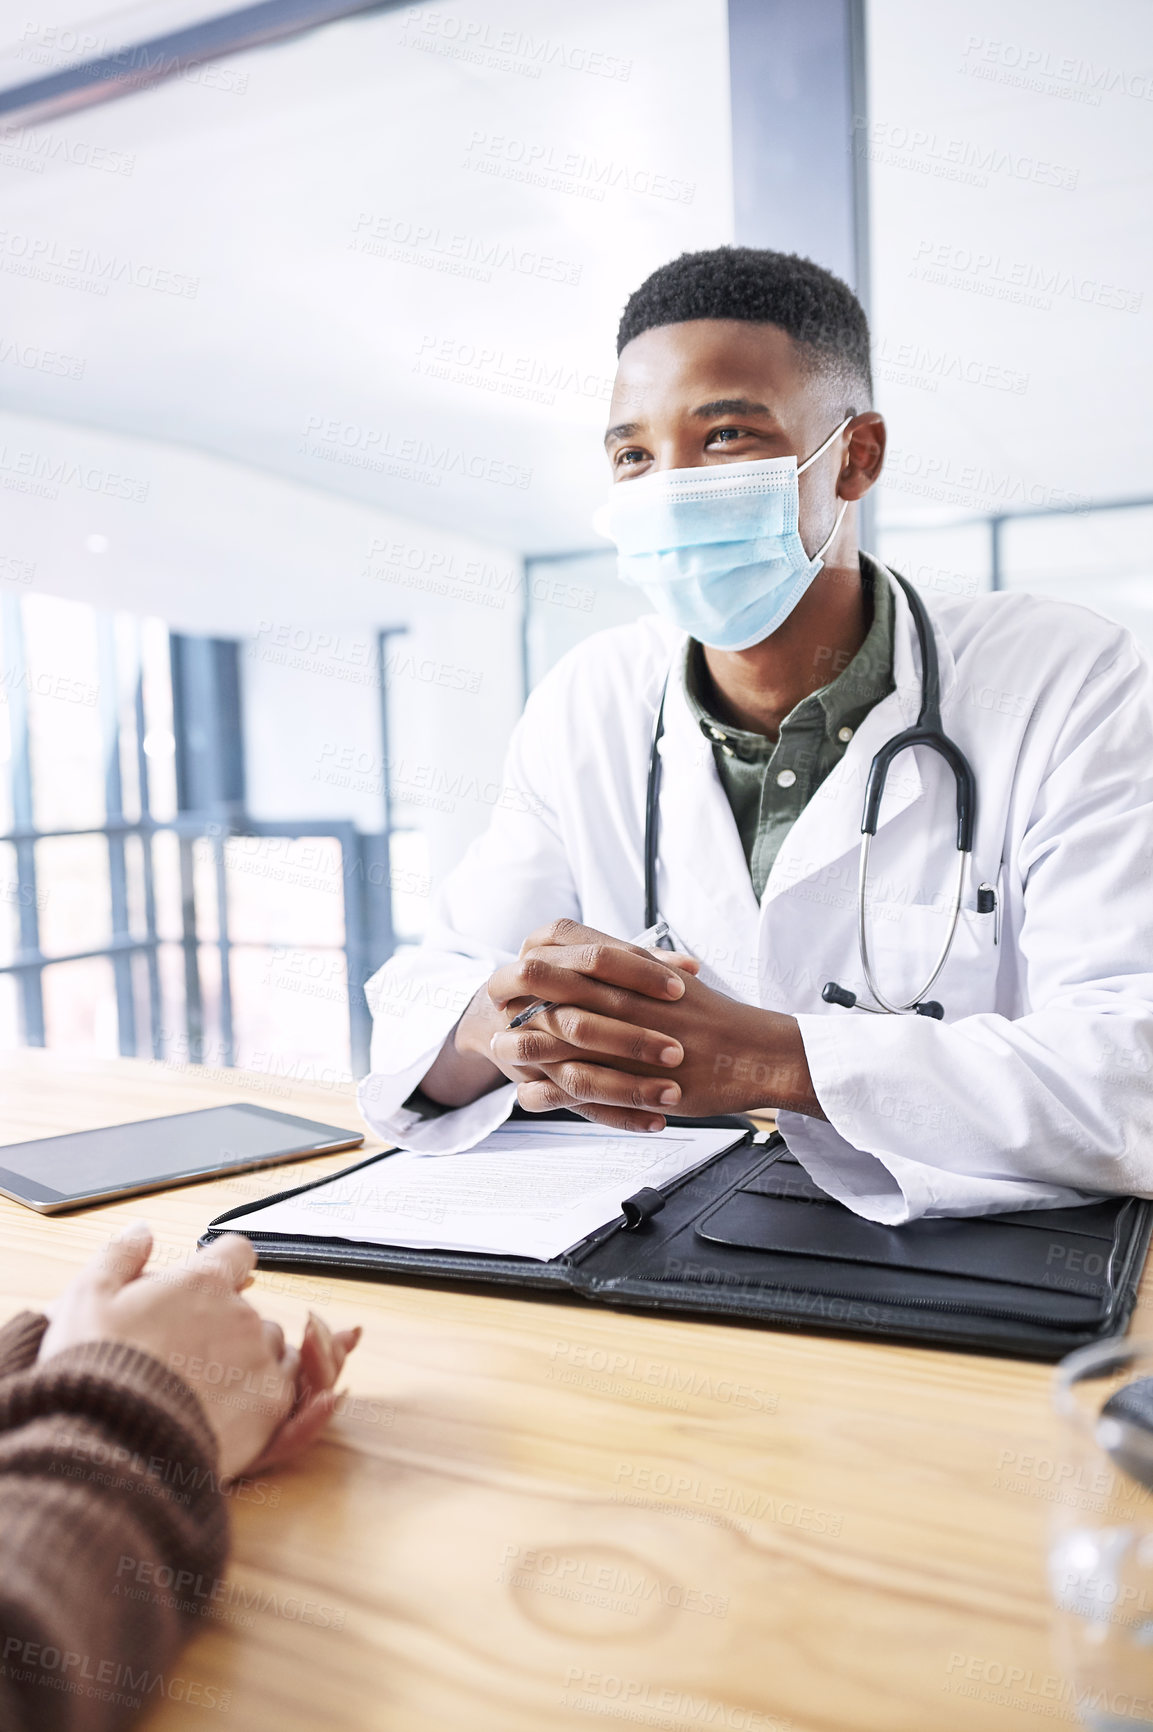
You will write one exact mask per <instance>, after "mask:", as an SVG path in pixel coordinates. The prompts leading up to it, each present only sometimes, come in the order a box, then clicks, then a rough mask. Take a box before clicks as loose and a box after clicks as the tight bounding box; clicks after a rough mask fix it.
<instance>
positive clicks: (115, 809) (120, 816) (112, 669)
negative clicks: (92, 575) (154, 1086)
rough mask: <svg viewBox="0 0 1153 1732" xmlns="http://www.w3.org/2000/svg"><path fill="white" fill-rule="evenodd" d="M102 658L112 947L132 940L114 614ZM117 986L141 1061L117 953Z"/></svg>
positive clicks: (121, 956)
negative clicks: (129, 914) (129, 916)
mask: <svg viewBox="0 0 1153 1732" xmlns="http://www.w3.org/2000/svg"><path fill="white" fill-rule="evenodd" d="M96 633H97V647H98V654H99V658H100V733H101V742H100V743H101V750H102V752H103V755H104V815H105V818H106V820H107V823H108V832H107V836H108V888H109V895H110V897H111V902H112V942H113V944H117V943H124V942H126V941H127V940H129V939H131V937H132V929H131V925H130V922H129V918H128V871H127V862H126V857H125V842H124V829H123V824H124V781H123V776H122V774H121V767H120V670H119V667H118V665H117V657H116V622H115V620H114V618H113V616H112V615H111V614H109V613H102V614H98V615H97V618H96ZM112 977H113V980H114V981H115V983H116V1026H117V1035H118V1040H119V1046H120V1053H121V1056H122V1057H123V1058H135V1057H136V1001H135V995H134V991H133V981H132V955H131V952H129V951H127V950H122V949H121V950H114V951H113V952H112Z"/></svg>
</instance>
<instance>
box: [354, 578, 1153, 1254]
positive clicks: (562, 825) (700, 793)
mask: <svg viewBox="0 0 1153 1732" xmlns="http://www.w3.org/2000/svg"><path fill="white" fill-rule="evenodd" d="M894 603H895V642H894V678H895V682H896V690H895V692H893V693H892V694H891V695H890V696H889V697H888V698H886V699H884V700H883V702H881V703H879V704H877V705H876V706H875V707H874V709H873V710H872V711H871V712H870V713H869V715H868V716H867V717H866V719H865V721H864V722H862V724H861V726H860V728H859V729H858V731H857V733H856V735H855V737H854V738H853V740H852V741H851V742H850V744H849V746H848V749H847V750H846V752H845V755H844V757H843V758H842V759H841V761H840V763H839V764H838V765H837V766H836V768H835V769H834V770H833V771H832V773H831V774H830V775H829V776H828V777H827V779H826V780H825V781H824V783H822V785H821V786H820V788H819V789H818V790H817V792H816V794H815V795H814V796H813V798H812V800H811V801H810V802H809V804H808V805H807V806H806V807H805V809H804V811H803V812H802V813H801V815H800V817H799V818H798V819H797V821H796V823H795V825H794V826H793V828H792V830H791V831H790V832H789V834H788V835H787V837H786V838H785V841H784V844H783V846H782V847H781V850H780V853H779V855H778V857H777V859H776V862H775V863H774V866H773V869H772V872H771V874H770V876H769V880H768V883H767V884H766V886H765V891H764V895H763V897H762V898H761V902H760V905H759V906H758V903H757V899H756V896H755V895H754V892H753V888H752V883H751V880H750V877H749V871H748V867H747V865H746V863H745V859H744V854H743V852H742V848H741V843H740V839H739V836H738V833H737V829H736V825H735V823H734V821H733V817H732V813H731V811H730V809H729V805H728V801H727V800H726V797H725V793H724V790H723V788H722V786H721V783H720V780H719V778H718V776H717V772H716V766H715V763H714V761H713V756H712V750H711V747H710V746H709V744H708V743H707V742H706V740H705V739H704V738H703V736H702V734H701V731H700V729H699V727H698V726H697V724H696V723H695V722H694V720H693V719H692V716H691V714H690V712H689V710H688V707H687V705H686V702H685V698H684V693H683V688H682V685H681V681H680V678H679V674H678V673H677V672H676V671H674V677H673V679H672V680H671V681H670V682H669V691H668V699H667V702H666V706H665V717H666V722H665V733H664V738H663V740H662V742H661V748H660V749H661V756H662V760H663V764H662V778H661V800H660V865H659V874H658V901H659V908H660V912H661V913H662V915H663V916H664V917H665V919H666V920H667V921H668V922H669V924H670V926H671V927H672V929H673V932H674V934H675V936H676V938H677V940H678V942H679V944H680V945H681V946H682V947H684V948H685V949H687V950H689V951H691V952H692V953H693V954H694V955H696V956H698V957H699V958H701V960H702V962H703V963H704V964H705V971H704V972H703V973H702V978H704V979H706V980H708V982H709V984H711V985H715V986H719V987H720V988H721V989H722V990H724V991H726V992H728V993H730V994H732V995H733V996H734V997H736V998H740V999H743V1000H745V1001H746V1002H748V1003H750V1004H760V1005H762V1006H764V1007H765V1008H767V1009H771V1010H778V1011H787V1012H789V1013H791V1014H792V1015H794V1016H795V1017H796V1018H797V1021H798V1024H799V1026H800V1031H801V1037H802V1040H803V1043H804V1047H805V1053H806V1056H807V1058H808V1063H809V1070H810V1072H811V1075H812V1081H813V1087H814V1089H815V1091H816V1095H817V1098H818V1100H819V1101H820V1103H821V1106H822V1108H823V1110H824V1112H825V1113H826V1115H827V1118H828V1122H827V1123H823V1122H821V1121H820V1120H816V1119H809V1118H804V1117H801V1116H800V1115H797V1114H792V1113H783V1114H782V1115H781V1119H780V1125H781V1129H782V1131H783V1133H784V1135H785V1137H786V1139H787V1140H788V1143H789V1147H790V1149H791V1150H792V1151H793V1153H794V1154H795V1155H796V1157H797V1159H798V1160H800V1161H801V1162H802V1163H803V1165H804V1166H805V1167H806V1168H807V1169H808V1171H809V1172H810V1173H811V1175H812V1176H813V1178H814V1179H815V1180H816V1181H817V1183H818V1184H819V1185H821V1186H822V1187H823V1188H824V1189H825V1190H826V1191H828V1192H830V1193H831V1194H832V1195H833V1196H834V1197H837V1198H839V1199H840V1200H841V1201H842V1202H843V1203H845V1204H847V1205H848V1207H849V1208H851V1209H853V1210H855V1211H856V1212H857V1213H858V1214H860V1215H864V1216H867V1217H868V1218H869V1219H871V1220H876V1221H884V1222H889V1223H899V1222H902V1221H908V1220H913V1219H915V1218H917V1217H919V1216H934V1215H966V1214H980V1213H984V1212H986V1211H989V1210H996V1209H1016V1208H1028V1207H1046V1206H1057V1205H1060V1204H1064V1203H1069V1202H1076V1201H1079V1200H1080V1198H1081V1196H1082V1195H1083V1194H1084V1193H1086V1192H1089V1193H1105V1192H1134V1193H1137V1194H1138V1195H1144V1196H1149V1195H1153V1089H1151V1088H1150V1086H1149V1078H1150V1069H1151V1064H1153V695H1151V682H1150V675H1149V669H1148V667H1147V664H1146V663H1145V660H1144V658H1143V657H1142V655H1141V653H1140V651H1139V650H1138V648H1137V646H1136V644H1135V642H1134V640H1133V638H1132V637H1131V636H1130V634H1129V633H1128V632H1126V631H1124V630H1122V629H1121V628H1120V627H1118V626H1116V625H1113V624H1111V623H1109V622H1108V621H1106V620H1104V619H1102V618H1100V617H1099V616H1098V615H1097V614H1095V613H1092V612H1090V611H1089V610H1088V609H1086V608H1081V607H1075V606H1069V605H1066V604H1063V603H1057V602H1051V601H1046V600H1042V599H1038V598H1035V597H1031V596H1026V595H1020V594H1010V595H1005V594H1001V595H980V596H977V597H973V598H964V599H959V600H950V601H949V602H947V603H944V604H942V605H940V606H938V607H937V609H936V611H935V613H934V621H935V630H936V639H937V647H938V653H939V656H940V663H941V697H942V703H941V708H942V718H943V722H944V726H945V730H946V732H948V733H949V734H950V735H951V736H952V738H953V739H954V740H956V741H957V743H958V744H959V745H960V746H961V748H962V750H963V751H964V752H965V753H966V754H967V755H968V757H969V760H970V762H971V764H972V765H973V768H974V771H975V773H976V779H977V790H978V792H977V827H976V839H975V843H974V852H973V859H972V869H971V872H970V873H969V876H968V880H967V882H966V884H965V889H964V896H963V902H962V913H961V917H960V922H959V925H958V929H957V934H956V939H955V942H954V945H953V949H952V953H951V955H950V957H949V960H948V962H947V964H946V966H945V969H944V971H943V972H942V974H941V975H940V977H939V978H938V980H937V982H936V984H935V985H934V987H933V993H932V996H933V997H935V998H938V999H940V1001H941V1002H942V1003H943V1005H944V1009H945V1020H944V1022H936V1021H932V1020H930V1019H928V1018H924V1017H917V1016H878V1015H870V1014H868V1013H866V1012H864V1011H862V1010H859V1009H857V1010H844V1009H840V1008H838V1007H836V1006H831V1005H826V1004H825V1003H824V1002H823V1001H822V999H821V988H822V986H823V985H824V984H825V982H826V981H828V980H837V981H839V982H841V984H842V985H844V986H847V987H849V988H850V989H852V990H854V991H856V992H857V993H859V994H860V995H861V997H862V999H863V1000H864V1001H865V1002H869V995H868V993H867V989H866V987H865V984H864V980H863V976H862V972H861V966H860V961H859V955H858V946H857V935H856V919H857V862H858V851H859V844H860V822H861V806H862V797H863V792H864V786H865V778H866V776H867V774H868V769H869V764H870V761H871V759H872V757H873V754H874V752H876V750H877V749H878V747H879V746H880V745H881V744H882V742H883V741H885V740H887V739H888V738H889V737H890V736H891V735H892V734H894V733H896V732H898V731H899V730H900V729H902V728H905V727H908V726H910V725H911V724H912V723H913V722H914V721H915V720H916V716H917V711H918V708H919V704H920V691H921V688H920V655H919V650H918V648H917V643H916V633H915V627H914V624H913V618H912V614H911V612H910V609H909V605H908V602H907V601H906V599H905V596H904V594H903V593H902V592H901V591H900V590H899V589H898V588H896V586H894ZM683 642H684V639H683V637H682V636H681V634H679V633H677V632H676V631H674V630H673V629H672V628H671V627H669V626H667V625H666V624H665V623H664V622H662V621H661V620H659V619H658V618H657V617H656V616H650V617H648V618H645V619H642V620H640V621H639V622H638V623H636V624H635V625H630V626H625V627H622V628H618V629H616V630H612V631H607V632H601V633H599V634H597V635H596V636H593V637H590V638H588V639H586V640H585V641H584V642H583V643H581V644H580V645H578V647H577V648H576V649H574V650H572V651H571V652H570V653H569V654H568V655H567V656H566V657H565V658H564V659H563V661H561V662H560V663H559V664H558V665H557V666H556V667H555V668H554V669H553V670H552V672H551V673H550V674H549V675H548V676H547V678H545V679H544V680H543V681H542V682H541V684H540V685H539V686H538V687H537V689H536V690H535V691H534V692H533V694H532V696H531V697H530V699H529V701H528V704H527V705H526V708H525V712H524V715H523V717H522V718H521V721H520V722H519V724H518V725H517V728H516V730H515V732H514V735H513V738H512V741H511V745H510V748H509V754H508V759H507V765H506V769H505V773H504V785H503V788H502V794H501V798H500V801H499V804H498V806H497V809H496V810H495V812H494V815H493V818H492V822H491V824H490V825H489V828H488V830H487V832H486V833H485V834H484V835H483V836H481V837H480V838H479V839H478V840H477V841H476V842H474V843H473V844H472V846H471V847H470V849H469V850H468V852H467V853H466V854H465V856H464V858H463V860H462V861H461V863H460V864H459V866H457V867H456V869H455V870H454V871H453V872H452V873H451V874H450V875H449V877H448V879H447V880H446V881H445V883H444V885H443V887H442V888H441V890H440V893H439V895H438V896H437V897H436V899H435V902H434V906H433V909H432V918H431V923H430V927H429V930H428V933H427V935H426V939H425V942H424V943H423V944H422V945H421V946H420V947H419V948H413V949H409V950H407V951H404V952H401V953H400V954H398V955H397V956H395V957H394V958H393V959H392V960H391V961H390V962H389V963H388V964H387V965H386V966H385V967H384V968H382V969H381V970H380V971H379V973H378V974H376V975H375V976H374V977H373V979H372V980H371V981H370V982H369V985H368V998H369V1003H370V1005H371V1007H372V1011H373V1016H374V1035H373V1045H372V1070H371V1073H370V1075H369V1076H368V1077H367V1078H366V1079H365V1080H364V1082H363V1083H362V1084H361V1090H360V1102H361V1108H362V1111H363V1112H364V1115H365V1117H366V1118H367V1120H368V1122H369V1123H370V1125H371V1126H372V1127H373V1129H374V1130H376V1131H377V1132H379V1133H380V1134H381V1135H382V1136H385V1137H387V1138H389V1139H391V1140H393V1141H395V1142H397V1143H398V1144H400V1145H401V1146H402V1147H405V1148H414V1149H422V1150H427V1151H429V1152H437V1151H440V1152H445V1153H447V1152H450V1151H454V1150H459V1149H462V1148H468V1147H470V1146H471V1144H472V1143H473V1142H474V1141H476V1140H477V1139H478V1138H480V1137H481V1136H483V1135H485V1134H487V1133H488V1132H489V1131H490V1130H492V1129H494V1128H495V1127H496V1126H497V1125H498V1124H499V1123H500V1122H501V1121H502V1120H503V1119H504V1118H505V1117H506V1115H507V1114H508V1112H509V1111H510V1109H511V1107H512V1104H513V1100H514V1097H515V1090H514V1088H513V1086H512V1085H511V1084H510V1085H508V1086H506V1087H501V1088H499V1089H497V1090H495V1091H494V1092H493V1093H491V1094H488V1095H485V1096H484V1097H482V1098H481V1099H480V1100H478V1101H476V1102H474V1103H472V1104H471V1105H470V1106H467V1107H462V1108H460V1109H459V1110H457V1111H454V1112H449V1113H446V1114H445V1115H444V1116H443V1117H441V1118H438V1119H432V1120H425V1121H421V1120H419V1119H418V1118H417V1117H416V1116H415V1115H414V1114H413V1113H411V1112H409V1111H407V1110H405V1109H404V1108H403V1106H402V1103H403V1102H404V1101H405V1100H406V1099H407V1097H408V1095H409V1094H410V1092H411V1091H412V1089H413V1088H414V1087H415V1085H416V1084H417V1083H418V1082H419V1081H420V1079H421V1077H422V1076H423V1075H424V1073H425V1071H426V1070H427V1069H428V1066H429V1065H430V1063H431V1062H432V1059H433V1057H434V1056H435V1054H436V1053H437V1051H438V1050H439V1048H440V1046H441V1043H442V1041H443V1040H444V1038H445V1036H446V1035H447V1034H448V1032H449V1031H450V1029H451V1028H452V1027H453V1025H454V1023H455V1022H456V1020H457V1018H458V1017H459V1015H460V1013H461V1011H462V1010H463V1009H464V1007H465V1005H466V1004H467V1003H468V1001H469V999H470V998H471V997H472V995H473V993H474V992H475V991H476V989H477V988H478V987H479V986H480V985H481V984H482V982H483V981H484V980H485V979H486V978H487V977H488V975H489V974H490V973H491V972H492V971H493V969H495V968H496V967H497V966H499V965H500V964H501V963H504V962H506V961H508V960H510V959H511V958H512V957H514V956H515V954H516V953H517V951H518V949H519V947H520V944H521V942H522V940H523V939H524V938H525V936H526V935H527V934H528V933H529V932H530V931H532V929H533V928H534V927H536V926H538V925H540V924H542V923H543V922H545V921H547V920H550V919H552V918H554V917H556V916H559V915H568V916H570V917H571V918H573V919H575V920H580V921H582V922H584V923H585V924H586V925H588V926H593V927H597V928H599V929H600V930H602V931H605V932H609V933H613V934H615V935H617V936H619V937H625V938H627V937H630V936H631V935H632V934H634V933H635V932H638V931H639V930H640V929H641V927H642V926H643V924H644V909H643V889H642V882H643V876H642V854H643V838H644V795H645V780H646V771H647V764H648V753H649V740H650V734H651V729H652V721H653V712H654V707H655V705H656V702H657V699H658V695H659V692H660V687H661V683H662V681H663V680H664V678H665V674H666V672H667V671H668V669H669V667H670V665H671V666H672V667H673V668H674V670H677V669H678V668H679V662H680V657H681V652H682V649H683ZM956 858H957V856H956V819H955V795H954V785H953V779H952V776H951V775H950V774H949V772H948V771H947V769H946V768H945V767H944V765H943V764H942V763H941V762H940V760H939V759H938V758H937V757H936V756H935V755H934V754H932V753H931V752H928V751H926V750H925V749H924V748H917V749H915V750H914V751H912V752H905V753H903V754H902V755H901V756H900V757H899V758H898V759H897V760H896V762H895V764H894V765H893V768H892V770H891V772H890V776H889V782H888V787H887V791H886V795H885V799H884V802H883V805H882V808H881V815H880V824H879V827H878V831H877V836H876V839H875V841H874V844H873V849H872V866H871V882H872V886H873V892H872V900H871V912H872V933H873V940H872V948H873V953H874V956H875V958H876V962H875V967H876V968H877V970H878V982H879V984H880V986H881V989H882V991H884V992H885V993H886V994H887V996H889V997H890V998H893V999H896V998H897V996H898V994H899V995H901V996H902V997H907V996H908V995H909V993H911V992H913V991H915V990H916V989H917V987H918V986H919V985H920V984H921V983H922V982H923V981H924V979H925V977H926V976H927V974H928V972H929V970H930V968H931V967H932V964H933V960H934V958H935V956H936V954H937V951H938V948H939V945H940V940H941V936H942V935H943V931H944V922H945V919H946V914H945V912H944V910H945V909H946V908H947V907H948V906H949V903H950V898H951V892H952V885H953V880H954V875H955V871H956ZM982 883H987V884H993V885H995V886H996V888H997V894H998V904H999V916H994V915H993V914H979V913H978V912H977V911H976V900H977V888H978V886H979V885H980V884H982ZM998 918H999V927H1000V929H999V933H997V932H995V927H996V925H997V921H998ZM998 940H999V941H998ZM771 1100H772V1087H771V1084H770V1083H768V1082H767V1081H766V1080H764V1079H757V1078H755V1077H754V1078H750V1086H749V1089H748V1103H749V1104H750V1105H752V1104H754V1103H755V1102H756V1101H765V1102H768V1103H770V1104H771Z"/></svg>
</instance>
